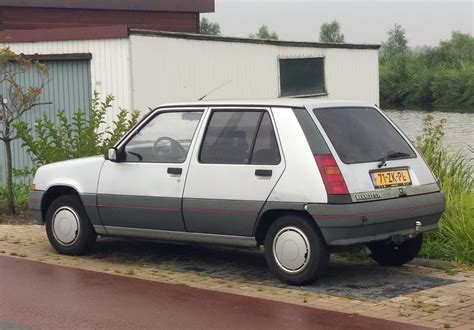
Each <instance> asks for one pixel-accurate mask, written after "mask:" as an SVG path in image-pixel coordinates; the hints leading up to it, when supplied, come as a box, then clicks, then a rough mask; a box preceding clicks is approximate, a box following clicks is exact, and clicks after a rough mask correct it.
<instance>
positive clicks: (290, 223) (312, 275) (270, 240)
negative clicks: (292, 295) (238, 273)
mask: <svg viewBox="0 0 474 330" xmlns="http://www.w3.org/2000/svg"><path fill="white" fill-rule="evenodd" d="M264 246H265V259H266V261H267V264H268V267H269V268H270V270H271V271H272V272H273V273H274V274H275V275H276V276H277V277H278V278H279V279H280V280H281V281H282V282H284V283H287V284H290V285H305V284H310V283H312V282H314V281H316V280H317V279H318V278H319V277H320V276H321V275H322V274H324V272H325V271H326V269H327V267H328V264H329V251H328V248H327V246H326V242H325V241H324V238H323V236H322V234H321V232H320V231H319V229H318V227H317V226H316V224H315V223H314V222H313V221H312V220H310V219H307V218H306V217H303V216H299V215H285V216H282V217H280V218H278V219H277V220H276V221H275V222H274V223H273V224H272V225H271V226H270V228H269V229H268V231H267V233H266V236H265V243H264Z"/></svg>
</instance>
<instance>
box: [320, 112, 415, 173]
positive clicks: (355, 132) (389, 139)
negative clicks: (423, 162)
mask: <svg viewBox="0 0 474 330" xmlns="http://www.w3.org/2000/svg"><path fill="white" fill-rule="evenodd" d="M314 113H315V115H316V117H317V118H318V120H319V122H320V123H321V125H322V126H323V129H324V131H325V132H326V134H327V135H328V137H329V139H330V140H331V143H332V145H333V146H334V148H335V149H336V151H337V153H338V155H339V158H340V159H341V160H342V161H343V162H344V163H346V164H355V163H366V162H375V161H380V160H383V159H384V158H388V159H403V158H414V157H416V154H415V152H414V151H413V149H412V148H411V147H410V145H409V144H408V143H407V141H405V139H404V138H403V137H402V136H401V135H400V133H399V132H398V131H397V130H396V129H395V128H394V127H393V126H392V125H391V124H390V122H389V121H388V120H387V119H385V118H384V117H383V116H382V114H380V113H379V112H378V111H377V110H376V109H374V108H365V107H342V108H324V109H315V110H314ZM390 155H393V157H392V156H390ZM395 155H396V156H395Z"/></svg>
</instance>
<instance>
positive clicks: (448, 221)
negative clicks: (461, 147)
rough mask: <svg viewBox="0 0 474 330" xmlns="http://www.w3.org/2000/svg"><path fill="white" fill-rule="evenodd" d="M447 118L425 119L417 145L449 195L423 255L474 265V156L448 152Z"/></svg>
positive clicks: (428, 117) (429, 116) (429, 235)
mask: <svg viewBox="0 0 474 330" xmlns="http://www.w3.org/2000/svg"><path fill="white" fill-rule="evenodd" d="M445 123H446V119H442V120H441V121H440V122H438V123H433V117H432V116H431V115H427V116H426V117H425V118H424V130H423V132H424V133H423V136H420V137H418V138H417V147H418V149H419V150H420V151H421V153H422V154H423V156H424V158H425V160H426V161H427V163H428V164H429V166H430V167H431V169H432V170H433V173H434V174H435V175H436V177H437V178H438V179H439V183H440V185H441V189H442V190H443V192H444V193H445V194H446V211H445V213H444V214H443V216H442V218H441V221H440V227H439V229H438V230H437V231H434V232H431V233H429V234H428V235H426V236H425V241H424V245H423V250H422V256H424V257H426V258H431V259H446V260H451V261H455V262H460V263H469V264H474V191H473V190H474V189H473V188H474V169H473V167H472V165H471V160H472V157H471V158H470V157H469V156H465V155H463V154H461V153H460V152H454V153H453V152H448V150H446V148H445V147H444V146H443V145H442V143H441V138H442V137H443V135H444V133H443V128H444V124H445Z"/></svg>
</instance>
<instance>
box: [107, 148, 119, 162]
mask: <svg viewBox="0 0 474 330" xmlns="http://www.w3.org/2000/svg"><path fill="white" fill-rule="evenodd" d="M105 159H106V160H110V161H111V162H118V161H119V157H118V150H117V149H116V148H109V149H107V151H106V153H105Z"/></svg>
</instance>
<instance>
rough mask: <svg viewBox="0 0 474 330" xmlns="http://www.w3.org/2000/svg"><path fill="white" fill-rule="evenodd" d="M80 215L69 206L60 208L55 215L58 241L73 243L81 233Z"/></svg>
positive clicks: (55, 234)
mask: <svg viewBox="0 0 474 330" xmlns="http://www.w3.org/2000/svg"><path fill="white" fill-rule="evenodd" d="M79 228H80V225H79V216H78V215H77V213H76V212H75V211H74V210H73V209H71V208H69V207H65V206H64V207H61V208H59V209H58V210H57V211H56V213H54V216H53V234H54V238H56V241H58V243H60V244H62V245H64V246H70V245H73V244H74V243H75V242H76V240H77V237H78V235H79Z"/></svg>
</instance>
